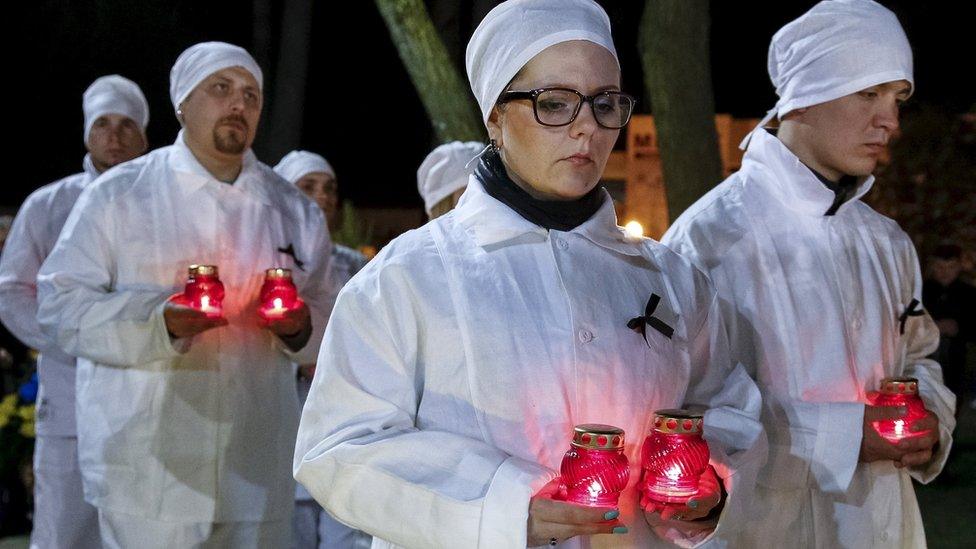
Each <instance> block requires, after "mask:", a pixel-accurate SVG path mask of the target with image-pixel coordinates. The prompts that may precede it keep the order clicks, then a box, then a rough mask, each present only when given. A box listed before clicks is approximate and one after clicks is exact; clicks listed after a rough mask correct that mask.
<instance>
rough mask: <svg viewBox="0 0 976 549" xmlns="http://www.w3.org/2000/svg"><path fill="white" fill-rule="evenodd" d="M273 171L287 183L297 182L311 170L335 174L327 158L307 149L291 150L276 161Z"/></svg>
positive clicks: (333, 175)
mask: <svg viewBox="0 0 976 549" xmlns="http://www.w3.org/2000/svg"><path fill="white" fill-rule="evenodd" d="M274 171H275V173H276V174H278V175H280V176H281V177H283V178H284V179H285V180H287V181H288V182H289V183H297V182H298V180H299V179H301V178H302V177H303V176H305V175H306V174H310V173H312V172H325V173H327V174H329V175H331V176H332V177H335V176H336V174H335V170H333V169H332V165H331V164H329V161H328V160H326V159H325V158H322V156H320V155H317V154H315V153H313V152H308V151H291V152H290V153H288V154H286V155H285V156H284V157H283V158H282V159H281V160H280V161H279V162H278V164H277V165H276V166H275V167H274Z"/></svg>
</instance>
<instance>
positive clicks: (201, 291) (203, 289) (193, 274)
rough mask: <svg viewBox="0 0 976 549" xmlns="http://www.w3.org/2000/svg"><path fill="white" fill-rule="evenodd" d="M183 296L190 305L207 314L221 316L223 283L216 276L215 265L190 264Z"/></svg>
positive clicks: (222, 312)
mask: <svg viewBox="0 0 976 549" xmlns="http://www.w3.org/2000/svg"><path fill="white" fill-rule="evenodd" d="M183 296H184V297H185V299H186V301H187V304H188V305H189V306H190V307H193V308H194V309H197V310H198V311H203V312H204V313H207V316H210V317H215V318H217V317H220V316H222V315H223V314H224V309H223V304H224V284H223V283H222V282H221V281H220V277H219V276H218V273H217V266H216V265H190V268H189V276H188V277H187V280H186V286H185V287H184V289H183Z"/></svg>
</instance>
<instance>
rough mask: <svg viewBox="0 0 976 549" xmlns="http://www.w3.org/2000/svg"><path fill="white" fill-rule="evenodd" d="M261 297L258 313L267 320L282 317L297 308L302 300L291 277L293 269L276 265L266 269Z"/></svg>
mask: <svg viewBox="0 0 976 549" xmlns="http://www.w3.org/2000/svg"><path fill="white" fill-rule="evenodd" d="M259 299H260V301H261V305H260V307H259V308H258V314H260V315H261V316H262V317H263V318H264V319H266V320H271V319H274V318H281V317H282V316H284V314H285V312H287V311H290V310H292V309H295V308H297V307H298V306H299V304H300V303H301V300H300V299H299V298H298V289H297V288H295V284H294V282H292V279H291V269H282V268H280V267H275V268H271V269H268V270H266V271H265V272H264V284H262V285H261V295H260V297H259Z"/></svg>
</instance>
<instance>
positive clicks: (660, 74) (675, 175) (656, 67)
mask: <svg viewBox="0 0 976 549" xmlns="http://www.w3.org/2000/svg"><path fill="white" fill-rule="evenodd" d="M708 6H709V3H708V0H647V1H646V2H645V4H644V15H643V17H642V18H641V26H640V33H639V38H638V46H639V48H640V53H641V63H642V65H643V67H644V85H645V87H646V88H647V91H648V96H649V97H650V99H651V110H652V112H653V114H654V124H655V125H656V127H657V132H658V136H659V148H660V153H661V166H662V170H663V172H664V182H665V185H666V187H667V196H668V214H669V217H670V218H671V220H672V221H673V220H674V219H676V218H677V217H678V216H679V215H681V212H683V211H684V210H685V209H686V208H687V207H688V206H690V205H691V204H692V203H694V202H695V200H697V199H698V198H700V197H701V196H702V195H703V194H705V193H706V192H708V191H709V190H710V189H711V188H712V187H714V186H715V185H716V184H717V183H718V182H719V181H721V180H722V159H721V157H720V155H719V149H718V136H717V135H716V132H715V99H714V97H713V95H712V76H711V62H710V60H709V53H708V43H709V39H708V38H709V13H708Z"/></svg>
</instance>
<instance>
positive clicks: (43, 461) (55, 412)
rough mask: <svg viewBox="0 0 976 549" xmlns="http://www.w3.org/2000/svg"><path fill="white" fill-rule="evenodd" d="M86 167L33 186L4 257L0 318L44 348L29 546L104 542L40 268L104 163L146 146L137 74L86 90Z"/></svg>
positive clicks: (67, 365)
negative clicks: (41, 314) (41, 297)
mask: <svg viewBox="0 0 976 549" xmlns="http://www.w3.org/2000/svg"><path fill="white" fill-rule="evenodd" d="M82 110H83V111H84V114H85V129H84V134H83V136H84V141H85V148H86V149H87V150H88V154H86V155H85V158H84V160H83V161H82V166H83V168H84V170H83V171H82V172H80V173H77V174H74V175H70V176H68V177H65V178H64V179H59V180H58V181H55V182H53V183H50V184H48V185H45V186H43V187H41V188H40V189H38V190H36V191H34V192H33V193H31V195H30V196H28V197H27V200H26V201H24V204H23V205H22V206H21V207H20V210H19V211H18V213H17V217H16V219H15V221H14V224H13V227H12V230H11V233H10V238H9V240H8V241H7V247H6V249H5V250H4V253H3V257H2V260H0V320H2V321H3V323H4V324H5V325H6V326H7V327H8V328H9V329H10V331H11V332H12V333H13V334H14V335H16V336H17V338H18V339H20V340H21V341H23V342H24V343H25V344H27V345H30V346H31V347H33V348H34V349H37V350H38V351H40V356H39V357H38V359H37V370H38V376H39V378H40V391H39V394H38V399H37V424H36V425H37V440H36V443H35V447H34V528H33V531H32V533H31V547H37V548H47V547H77V548H81V549H84V548H86V547H101V542H100V541H99V537H98V513H97V511H96V510H95V508H94V507H92V506H91V505H89V504H87V503H85V500H84V497H83V495H82V488H81V473H80V471H79V469H78V449H77V444H78V441H77V435H76V432H77V431H76V428H75V358H74V356H72V355H70V354H65V353H64V352H63V351H61V350H60V349H58V347H57V344H56V343H55V342H54V341H53V340H52V339H50V338H49V337H47V336H46V335H44V333H43V332H41V328H40V326H39V325H38V323H37V272H38V270H39V269H40V268H41V264H42V263H43V262H44V259H45V258H46V257H47V255H48V254H49V253H50V252H51V249H52V248H54V243H55V242H56V241H57V239H58V235H59V234H61V228H62V227H63V226H64V222H65V220H66V219H67V218H68V214H69V213H70V212H71V208H72V207H73V206H74V205H75V201H77V200H78V196H79V195H80V194H81V193H82V191H83V190H84V189H85V188H86V187H88V185H89V184H90V183H91V182H92V181H93V180H94V179H95V178H96V177H98V176H99V174H101V173H102V172H104V171H105V170H107V169H109V168H111V167H113V166H116V165H118V164H120V163H122V162H126V161H129V160H132V159H133V158H136V157H137V156H139V155H141V154H143V153H145V152H146V146H147V141H146V125H147V124H148V123H149V106H148V104H147V103H146V98H145V97H144V96H143V94H142V90H140V89H139V86H138V85H136V83H135V82H132V81H131V80H129V79H127V78H124V77H122V76H119V75H115V74H113V75H109V76H102V77H101V78H98V79H96V80H95V81H94V82H92V84H91V85H90V86H89V87H88V89H87V90H85V93H84V95H83V96H82Z"/></svg>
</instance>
